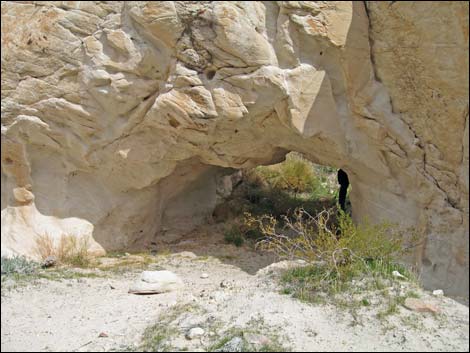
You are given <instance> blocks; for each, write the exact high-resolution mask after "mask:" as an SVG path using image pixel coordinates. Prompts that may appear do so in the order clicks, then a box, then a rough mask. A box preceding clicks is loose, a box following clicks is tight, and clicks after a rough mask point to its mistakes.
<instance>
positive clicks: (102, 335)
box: [98, 332, 108, 337]
mask: <svg viewBox="0 0 470 353" xmlns="http://www.w3.org/2000/svg"><path fill="white" fill-rule="evenodd" d="M98 337H108V334H107V333H106V332H101V333H100V334H99V335H98Z"/></svg>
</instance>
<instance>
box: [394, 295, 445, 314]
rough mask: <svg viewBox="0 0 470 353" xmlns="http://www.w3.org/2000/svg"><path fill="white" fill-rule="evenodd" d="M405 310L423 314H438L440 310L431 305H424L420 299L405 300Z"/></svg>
mask: <svg viewBox="0 0 470 353" xmlns="http://www.w3.org/2000/svg"><path fill="white" fill-rule="evenodd" d="M403 305H405V307H406V308H408V309H410V310H413V311H417V312H419V313H425V312H430V313H438V312H439V311H440V310H439V308H438V307H436V306H435V305H433V304H431V303H426V302H424V301H422V300H420V299H416V298H406V299H405V303H404V304H403Z"/></svg>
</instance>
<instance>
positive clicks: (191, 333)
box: [186, 327, 204, 340]
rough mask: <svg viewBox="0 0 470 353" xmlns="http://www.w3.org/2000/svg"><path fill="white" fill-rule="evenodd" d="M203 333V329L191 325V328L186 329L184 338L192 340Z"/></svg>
mask: <svg viewBox="0 0 470 353" xmlns="http://www.w3.org/2000/svg"><path fill="white" fill-rule="evenodd" d="M203 334H204V330H203V329H202V328H200V327H193V328H192V329H191V330H189V331H188V333H187V334H186V338H187V339H188V340H192V339H195V338H198V337H201V336H202V335H203Z"/></svg>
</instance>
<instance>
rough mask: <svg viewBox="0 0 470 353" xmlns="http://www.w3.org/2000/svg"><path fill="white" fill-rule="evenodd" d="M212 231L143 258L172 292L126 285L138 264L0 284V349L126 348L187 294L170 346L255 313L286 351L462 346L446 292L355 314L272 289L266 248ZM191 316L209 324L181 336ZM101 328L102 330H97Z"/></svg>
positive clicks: (458, 319) (456, 312)
mask: <svg viewBox="0 0 470 353" xmlns="http://www.w3.org/2000/svg"><path fill="white" fill-rule="evenodd" d="M209 233H211V232H209V231H202V232H199V233H198V234H193V236H192V237H191V238H190V239H187V240H185V241H183V242H180V243H178V244H174V245H172V246H169V247H170V250H171V253H170V254H167V255H158V256H155V257H154V263H152V264H150V265H149V266H150V268H157V266H158V268H165V269H167V270H171V271H173V272H175V273H176V274H178V275H179V276H180V277H181V278H182V279H183V281H184V284H185V285H184V288H183V289H181V290H179V291H176V292H172V293H165V294H158V295H143V296H138V295H133V294H128V289H129V286H130V284H131V283H132V282H133V281H134V280H135V279H136V278H137V277H138V276H139V274H140V270H139V271H137V270H129V271H126V272H123V273H111V272H109V273H105V274H106V277H105V278H96V279H95V278H77V279H69V280H62V281H51V280H45V279H41V280H38V281H36V282H34V283H31V284H27V285H26V286H18V287H16V288H13V287H12V286H10V288H2V292H4V293H2V302H1V309H2V310H1V350H2V351H111V350H121V351H125V350H128V349H132V347H137V346H138V345H139V343H140V341H141V336H142V333H143V332H144V330H145V328H146V327H148V326H149V325H152V324H154V323H156V322H158V321H159V320H162V318H164V317H165V314H166V313H169V312H171V310H172V309H174V308H175V307H178V306H181V305H185V304H190V305H192V306H195V307H197V308H198V309H197V310H194V311H187V312H185V311H183V312H181V313H179V316H178V319H177V320H175V321H174V322H173V325H175V327H176V331H175V332H176V333H175V334H174V337H173V338H172V341H171V342H172V346H173V347H174V349H175V350H184V349H189V350H197V349H199V350H202V349H207V347H208V346H209V344H210V342H211V341H213V340H214V338H211V337H210V335H209V333H211V335H212V336H213V337H214V335H215V336H216V337H218V336H219V335H220V336H222V335H223V332H225V331H227V330H229V329H230V328H233V327H246V326H247V325H252V324H253V322H258V323H260V322H261V323H262V324H261V325H262V327H263V330H265V331H266V333H267V334H268V333H269V334H275V335H276V336H277V337H279V340H280V342H281V343H282V344H283V345H284V346H285V347H286V348H288V349H289V350H292V351H462V352H463V351H467V352H468V350H469V309H468V307H466V306H464V305H461V304H459V303H457V302H455V301H454V300H452V299H450V298H446V297H443V298H436V297H433V296H432V295H430V294H429V293H426V292H422V293H421V296H422V298H421V299H423V300H427V301H430V302H432V303H434V304H435V305H437V306H438V307H439V309H440V310H441V313H440V314H437V315H434V314H431V313H415V312H411V311H409V310H408V309H406V308H404V307H400V308H399V312H398V313H396V314H393V315H391V316H389V317H387V318H386V319H378V318H377V317H376V316H375V314H376V312H374V311H373V309H371V308H369V307H366V308H363V309H361V311H360V314H359V315H358V314H357V313H354V314H353V313H352V312H350V311H349V310H347V309H339V308H336V307H334V306H331V305H313V304H307V303H302V302H300V301H298V300H296V299H293V298H291V297H290V296H288V295H283V294H280V293H279V290H280V287H278V285H277V281H276V279H275V278H274V276H275V275H276V271H274V272H272V271H270V270H269V269H272V268H273V267H275V266H276V265H271V267H269V268H268V269H266V268H265V267H266V266H268V265H270V264H271V263H272V262H273V259H272V258H271V257H270V256H267V255H261V254H259V253H256V252H254V251H252V250H250V249H249V248H248V247H245V246H244V247H242V248H236V247H235V246H233V245H226V244H224V243H223V239H222V236H221V235H220V234H219V235H216V236H214V235H213V234H209ZM114 260H115V259H114ZM114 260H113V259H110V260H109V261H111V262H112V261H114ZM263 268H265V269H264V270H263ZM271 272H272V273H271ZM202 273H207V274H208V275H209V277H208V278H201V274H202ZM223 281H224V284H226V285H224V286H221V282H223ZM215 323H216V324H215ZM194 326H199V327H202V328H203V329H205V331H206V333H205V335H204V336H203V337H202V338H201V339H198V340H192V341H188V340H186V339H185V338H184V334H185V332H187V330H188V329H189V328H190V327H194ZM214 330H215V331H216V332H215V333H213V332H211V331H214ZM102 332H103V333H106V335H107V337H99V335H100V333H102Z"/></svg>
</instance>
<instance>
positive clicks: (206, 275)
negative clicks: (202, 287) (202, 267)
mask: <svg viewBox="0 0 470 353" xmlns="http://www.w3.org/2000/svg"><path fill="white" fill-rule="evenodd" d="M201 278H209V275H208V274H207V273H203V274H202V275H201Z"/></svg>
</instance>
